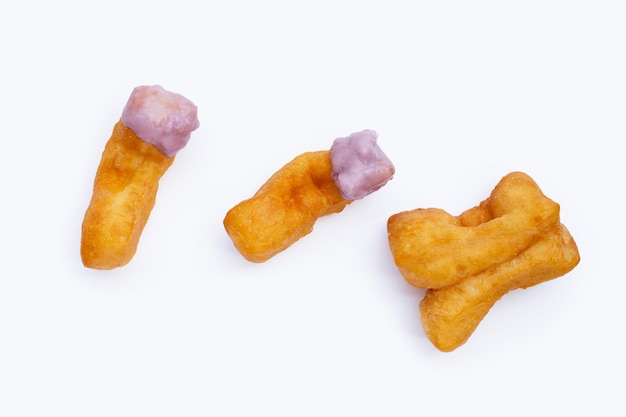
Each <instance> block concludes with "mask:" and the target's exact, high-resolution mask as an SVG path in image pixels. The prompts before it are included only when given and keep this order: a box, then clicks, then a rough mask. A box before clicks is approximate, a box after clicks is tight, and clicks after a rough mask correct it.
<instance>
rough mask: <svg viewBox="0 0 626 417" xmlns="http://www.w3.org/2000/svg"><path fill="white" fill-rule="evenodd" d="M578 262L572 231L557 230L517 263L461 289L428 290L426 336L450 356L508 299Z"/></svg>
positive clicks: (424, 304) (468, 281) (464, 281)
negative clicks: (500, 301)
mask: <svg viewBox="0 0 626 417" xmlns="http://www.w3.org/2000/svg"><path fill="white" fill-rule="evenodd" d="M579 260H580V256H579V254H578V249H577V247H576V243H575V242H574V239H573V238H572V236H571V235H570V233H569V231H568V230H567V229H566V228H565V226H563V225H557V227H556V228H555V229H554V230H552V231H550V232H549V233H548V234H546V235H544V236H542V237H541V238H540V240H539V241H538V242H537V243H535V244H533V245H532V246H530V247H529V248H528V249H526V250H525V251H524V252H522V253H521V254H519V255H518V256H517V257H515V258H514V259H511V260H510V261H507V262H504V263H502V264H498V265H495V266H493V267H492V268H489V269H487V270H485V271H483V272H481V273H479V274H477V275H474V276H470V277H467V278H465V279H462V280H460V281H459V282H457V283H456V284H452V285H450V286H447V287H444V288H439V289H429V290H427V291H426V295H425V297H424V299H423V300H422V302H421V303H420V317H421V321H422V326H423V328H424V332H425V333H426V336H427V337H428V339H429V340H430V341H431V342H432V343H433V345H435V347H436V348H437V349H439V350H441V351H444V352H450V351H452V350H454V349H456V348H457V347H459V346H461V345H462V344H464V343H465V342H466V341H467V340H468V339H469V337H470V336H471V335H472V333H473V332H474V330H475V329H476V327H478V324H479V323H480V322H481V321H482V319H483V318H484V317H485V315H486V314H487V313H488V312H489V310H490V309H491V307H493V305H494V304H495V303H496V301H498V300H499V299H500V298H501V297H502V296H503V295H505V294H506V293H508V292H510V291H513V290H516V289H519V288H524V289H525V288H528V287H532V286H534V285H537V284H540V283H542V282H545V281H548V280H551V279H554V278H557V277H560V276H562V275H564V274H566V273H567V272H569V271H570V270H572V269H573V268H574V267H575V266H576V265H577V264H578V262H579Z"/></svg>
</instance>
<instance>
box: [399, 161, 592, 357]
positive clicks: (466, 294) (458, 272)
mask: <svg viewBox="0 0 626 417" xmlns="http://www.w3.org/2000/svg"><path fill="white" fill-rule="evenodd" d="M387 229H388V237H389V246H390V249H391V252H392V254H393V257H394V261H395V263H396V265H397V266H398V269H399V270H400V272H401V274H402V275H403V276H404V278H405V279H406V281H407V282H408V283H409V284H411V285H413V286H415V287H419V288H425V289H427V290H426V294H425V297H424V299H423V300H422V301H421V303H420V317H421V322H422V326H423V328H424V331H425V333H426V336H427V337H428V339H429V340H430V341H431V342H432V343H433V345H435V347H437V348H438V349H439V350H441V351H446V352H448V351H452V350H454V349H456V348H458V347H459V346H461V345H462V344H464V343H465V342H466V341H467V340H468V339H469V337H470V336H471V335H472V333H473V332H474V330H475V329H476V328H477V326H478V324H479V323H480V322H481V320H482V319H483V318H484V317H485V315H486V314H487V313H488V312H489V310H490V309H491V307H492V306H493V305H494V304H495V302H496V301H498V300H499V299H500V298H501V297H502V296H503V295H505V294H506V293H508V292H509V291H512V290H515V289H519V288H528V287H531V286H534V285H537V284H540V283H542V282H545V281H548V280H551V279H554V278H557V277H559V276H562V275H564V274H566V273H567V272H569V271H570V270H572V269H573V268H574V267H575V266H576V265H577V264H578V262H579V261H580V255H579V252H578V248H577V246H576V243H575V242H574V239H573V238H572V236H571V234H570V233H569V231H568V230H567V228H566V227H565V226H564V225H563V224H561V223H560V206H559V205H558V204H557V203H555V202H554V201H552V200H550V199H549V198H547V197H546V196H545V195H544V194H543V193H542V191H541V190H540V188H539V187H538V186H537V184H536V183H535V182H534V181H533V180H532V178H530V177H529V176H528V175H526V174H524V173H522V172H513V173H510V174H508V175H506V176H505V177H504V178H502V180H501V181H500V182H499V183H498V185H497V186H496V187H495V188H494V190H493V192H492V193H491V195H490V196H489V198H487V199H486V200H484V201H483V202H481V203H480V204H479V205H478V206H476V207H473V208H471V209H469V210H467V211H465V212H463V213H462V214H461V215H459V216H456V217H455V216H452V215H450V214H448V213H446V212H445V211H443V210H441V209H435V208H429V209H416V210H412V211H407V212H401V213H397V214H394V215H392V216H391V217H390V218H389V219H388V222H387Z"/></svg>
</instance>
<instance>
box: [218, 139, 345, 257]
mask: <svg viewBox="0 0 626 417" xmlns="http://www.w3.org/2000/svg"><path fill="white" fill-rule="evenodd" d="M331 169H332V168H331V163H330V151H317V152H306V153H303V154H301V155H299V156H297V157H296V158H295V159H293V160H292V161H291V162H289V163H288V164H286V165H285V166H284V167H282V168H281V169H280V170H278V171H277V172H276V173H275V174H274V175H272V176H271V177H270V178H269V179H268V180H267V182H266V183H265V184H263V186H261V188H260V189H259V190H258V191H257V192H256V193H255V194H254V196H252V197H251V198H249V199H247V200H244V201H242V202H241V203H239V204H237V205H236V206H235V207H233V208H232V209H230V210H229V211H228V212H227V213H226V216H225V218H224V227H225V229H226V232H227V233H228V235H229V236H230V238H231V239H232V241H233V243H234V245H235V247H236V248H237V250H238V251H239V252H240V253H241V254H242V255H243V256H244V258H246V259H247V260H249V261H251V262H264V261H266V260H268V259H269V258H271V257H272V256H274V255H276V254H277V253H279V252H281V251H283V250H285V249H287V248H288V247H289V246H291V245H292V244H293V243H295V242H296V241H297V240H298V239H300V238H302V237H303V236H305V235H307V234H309V233H310V232H311V231H312V230H313V226H314V224H315V221H316V220H317V219H318V218H319V217H320V216H324V215H327V214H331V213H338V212H340V211H342V210H343V209H344V208H345V206H346V205H348V204H350V203H351V202H352V201H353V200H347V199H345V198H343V197H342V196H341V194H340V192H339V189H338V188H337V186H336V185H335V182H334V180H333V178H332V176H331Z"/></svg>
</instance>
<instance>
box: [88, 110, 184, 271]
mask: <svg viewBox="0 0 626 417" xmlns="http://www.w3.org/2000/svg"><path fill="white" fill-rule="evenodd" d="M173 161H174V156H171V157H167V156H165V155H163V153H161V152H160V151H159V150H158V149H157V148H155V147H154V146H152V145H150V144H148V143H146V142H144V141H143V140H141V139H140V138H139V137H138V136H137V135H136V134H135V132H133V130H132V129H129V128H127V127H126V126H124V124H123V123H122V121H119V122H117V124H116V125H115V127H114V129H113V133H112V134H111V138H110V139H109V140H108V142H107V144H106V146H105V148H104V151H103V153H102V158H101V160H100V165H99V166H98V170H97V172H96V178H95V181H94V188H93V195H92V198H91V202H90V203H89V207H88V208H87V212H86V213H85V218H84V219H83V225H82V236H81V248H80V254H81V258H82V261H83V264H84V265H85V266H86V267H88V268H93V269H113V268H117V267H119V266H122V265H125V264H127V263H128V262H129V261H130V260H131V259H132V257H133V256H134V254H135V252H136V250H137V244H138V243H139V238H140V236H141V233H142V231H143V228H144V226H145V225H146V222H147V221H148V217H149V216H150V212H151V211H152V208H153V207H154V203H155V199H156V194H157V189H158V184H159V179H160V178H161V177H162V176H163V174H164V173H165V172H166V171H167V169H168V168H169V167H170V165H172V162H173Z"/></svg>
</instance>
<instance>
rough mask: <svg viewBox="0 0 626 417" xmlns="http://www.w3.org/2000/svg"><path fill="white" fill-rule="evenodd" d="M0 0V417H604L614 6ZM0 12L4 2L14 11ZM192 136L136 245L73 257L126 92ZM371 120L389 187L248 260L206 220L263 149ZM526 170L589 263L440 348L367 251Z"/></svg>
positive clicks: (615, 163)
mask: <svg viewBox="0 0 626 417" xmlns="http://www.w3.org/2000/svg"><path fill="white" fill-rule="evenodd" d="M6 3H9V2H4V3H3V5H2V6H0V46H1V50H0V52H1V53H2V56H1V59H2V61H1V62H2V64H1V66H0V83H1V84H0V85H1V90H0V114H1V118H2V119H1V121H2V131H1V132H2V149H3V158H2V159H3V162H2V164H1V165H0V184H1V191H2V204H1V205H0V214H1V216H0V248H1V249H2V263H1V272H0V273H1V276H0V415H2V416H208V415H213V416H256V415H272V416H325V415H333V416H347V415H365V414H368V415H381V416H383V415H384V416H415V415H425V414H426V413H428V415H466V414H467V413H472V414H478V413H482V415H485V416H502V415H508V416H517V415H519V416H528V415H537V416H541V415H563V416H565V415H571V414H573V413H574V412H576V413H577V415H596V416H617V415H624V413H625V412H626V406H625V405H624V403H623V400H622V398H620V396H622V395H623V392H624V375H625V372H626V361H625V359H624V352H625V349H626V345H625V343H624V338H623V333H624V318H625V312H624V305H625V303H624V300H626V293H625V291H624V290H625V285H624V280H625V279H626V277H625V276H624V269H623V258H624V250H625V249H626V247H625V245H624V241H623V236H624V232H625V228H624V219H623V212H622V210H623V207H624V206H623V193H624V184H623V183H624V179H626V176H625V173H624V151H623V142H624V137H625V134H626V126H625V114H626V48H625V46H626V24H625V23H624V22H626V4H625V3H624V2H623V1H603V0H594V1H555V0H542V1H523V2H522V1H512V2H511V1H495V0H494V1H480V0H478V1H415V2H412V1H394V0H385V1H346V0H333V1H327V0H317V1H315V2H307V3H305V2H296V1H286V0H285V1H279V0H266V1H263V2H261V1H259V2H254V1H233V0H229V1H207V2H200V1H186V0H178V1H176V2H164V1H152V2H138V1H132V0H128V1H124V2H122V1H108V2H99V3H91V2H78V1H70V0H65V1H63V0H61V1H56V2H52V1H45V2H44V1H31V2H28V1H25V2H20V3H19V6H15V5H7V4H6ZM11 3H13V4H16V3H17V2H11ZM141 84H160V85H162V86H163V87H165V88H166V89H168V90H171V91H175V92H178V93H181V94H183V95H185V96H186V97H187V98H189V99H190V100H192V101H193V102H194V103H195V104H196V105H197V106H198V109H199V118H200V123H201V126H200V128H199V129H198V130H197V131H195V132H194V133H193V135H192V137H191V140H190V142H189V144H188V146H187V147H186V148H185V149H183V150H182V151H181V152H179V154H178V156H177V157H176V160H175V162H174V164H173V165H172V167H171V168H170V169H169V171H168V172H167V173H166V174H165V176H164V177H163V179H162V181H161V185H160V189H159V193H158V196H157V204H156V206H155V208H154V210H153V212H152V215H151V217H150V220H149V221H148V224H147V226H146V228H145V230H144V233H143V235H142V238H141V241H140V245H139V248H138V251H137V254H136V256H135V257H134V259H133V260H132V261H131V262H130V263H129V264H128V265H127V266H124V267H123V268H119V269H117V270H113V271H93V270H89V269H86V268H84V267H83V266H82V264H81V261H80V257H79V244H80V227H81V222H82V217H83V214H84V211H85V209H86V208H87V205H88V202H89V199H90V198H91V187H92V182H93V178H94V175H95V171H96V168H97V166H98V163H99V161H100V155H101V152H102V150H103V148H104V145H105V143H106V141H107V140H108V138H109V136H110V133H111V130H112V128H113V125H114V124H115V122H116V121H117V120H118V118H119V117H120V115H121V111H122V108H123V106H124V104H125V103H126V100H127V98H128V96H129V94H130V92H131V90H132V88H134V87H135V86H137V85H141ZM362 129H374V130H376V131H377V132H378V134H379V144H380V146H381V147H382V149H383V150H384V151H385V153H386V154H387V155H388V156H389V157H390V158H391V159H392V161H393V162H394V164H395V166H396V176H395V178H394V179H393V180H392V181H390V182H389V183H388V184H387V185H386V186H385V187H384V188H383V189H381V190H379V191H378V192H376V193H375V194H372V195H370V196H369V197H367V198H366V199H364V200H361V201H358V202H355V203H354V204H352V205H351V206H349V207H348V208H346V210H345V211H344V212H342V213H340V214H336V215H332V216H328V217H325V218H323V219H320V220H319V221H318V223H317V224H316V227H315V230H314V231H313V233H311V234H310V235H308V236H306V237H305V238H303V239H302V240H300V241H299V242H297V243H296V244H295V245H293V246H292V247H291V248H289V249H288V250H287V251H285V252H283V253H281V254H279V255H278V256H276V257H275V258H273V259H271V260H270V261H268V262H266V263H264V264H252V263H249V262H247V261H245V260H244V259H243V258H242V257H241V256H240V255H239V253H238V252H236V250H235V249H234V247H233V246H232V244H231V242H230V240H229V238H228V236H227V235H226V233H225V231H224V229H223V226H222V219H223V217H224V215H225V213H226V211H227V210H228V209H229V208H230V207H232V206H233V205H235V204H236V203H238V202H239V201H241V200H243V199H245V198H248V197H250V196H251V195H252V194H253V193H254V192H255V191H256V190H257V188H258V187H260V185H261V184H262V183H263V182H264V181H265V180H266V179H267V178H268V177H269V176H270V175H271V174H272V173H273V172H275V171H276V170H277V169H279V168H280V167H281V166H282V165H283V164H285V163H286V162H288V161H289V160H291V159H292V158H293V157H295V156H296V155H298V154H300V153H302V152H305V151H311V150H322V149H328V148H329V147H330V144H331V143H332V141H333V139H334V138H336V137H338V136H345V135H347V134H350V133H352V132H354V131H357V130H362ZM515 170H521V171H524V172H526V173H528V174H529V175H531V177H533V178H534V179H535V181H536V182H537V183H538V184H539V186H540V187H541V188H542V190H543V191H544V193H545V194H546V195H547V196H548V197H550V198H552V199H553V200H555V201H556V202H558V203H559V204H560V205H561V220H562V222H563V223H564V224H565V225H566V226H567V227H568V228H569V229H570V231H571V233H572V235H573V236H574V238H575V240H576V242H577V243H578V247H579V250H580V253H581V257H582V260H581V262H580V264H579V265H578V267H576V268H575V269H574V270H573V271H572V272H571V273H569V274H567V275H566V276H563V277H561V278H558V279H556V280H554V281H550V282H547V283H544V284H542V285H540V286H537V287H534V288H531V289H528V290H526V291H522V290H520V291H515V292H513V293H510V294H508V295H506V296H505V297H504V298H503V299H501V300H500V301H499V302H498V303H497V304H496V305H495V306H494V308H493V309H492V310H491V311H490V313H489V314H488V315H487V317H486V318H485V319H484V320H483V322H482V323H481V324H480V325H479V327H478V329H477V330H476V332H475V333H474V334H473V335H472V337H471V338H470V340H469V341H468V342H467V343H466V344H465V345H463V346H461V347H460V348H458V349H457V350H455V351H454V352H451V353H441V352H439V351H438V350H436V349H435V348H434V347H433V346H432V345H431V344H430V342H429V341H428V340H427V339H426V338H425V336H424V334H423V331H422V328H421V324H420V322H419V316H418V305H419V302H420V300H421V297H422V295H423V292H422V290H419V289H415V288H412V287H410V286H409V285H408V284H406V282H405V281H404V280H403V278H402V277H401V275H400V274H399V272H398V270H397V269H396V267H395V265H394V264H393V260H392V258H391V254H390V252H389V249H388V246H387V240H386V239H387V236H386V221H387V218H388V217H389V216H390V215H391V214H394V213H396V212H399V211H404V210H410V209H414V208H417V207H439V208H443V209H445V210H446V211H448V212H450V213H452V214H455V215H456V214H459V213H460V212H461V211H463V210H465V209H467V208H469V207H472V206H474V205H476V204H478V203H479V202H480V201H481V200H483V199H484V198H486V197H487V196H488V194H489V193H490V192H491V190H492V189H493V187H494V186H495V185H496V183H497V182H498V181H499V180H500V178H501V177H502V176H504V175H505V174H507V173H509V172H511V171H515Z"/></svg>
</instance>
